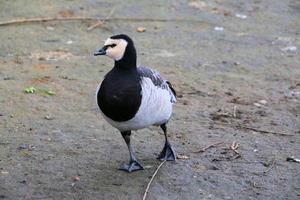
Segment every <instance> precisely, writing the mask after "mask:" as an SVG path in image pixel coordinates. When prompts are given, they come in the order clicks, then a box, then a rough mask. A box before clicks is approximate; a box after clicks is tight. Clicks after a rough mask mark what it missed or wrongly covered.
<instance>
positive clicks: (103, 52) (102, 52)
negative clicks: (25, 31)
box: [94, 46, 107, 56]
mask: <svg viewBox="0 0 300 200" xmlns="http://www.w3.org/2000/svg"><path fill="white" fill-rule="evenodd" d="M106 49H107V47H106V46H104V47H102V49H100V50H99V51H97V52H95V53H94V56H101V55H105V54H106Z"/></svg>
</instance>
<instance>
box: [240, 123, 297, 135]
mask: <svg viewBox="0 0 300 200" xmlns="http://www.w3.org/2000/svg"><path fill="white" fill-rule="evenodd" d="M237 127H240V128H243V129H248V130H252V131H256V132H259V133H269V134H273V135H282V136H294V135H293V134H288V133H280V132H274V131H267V130H261V129H257V128H254V127H249V126H243V125H238V126H237Z"/></svg>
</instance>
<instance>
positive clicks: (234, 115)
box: [233, 105, 237, 118]
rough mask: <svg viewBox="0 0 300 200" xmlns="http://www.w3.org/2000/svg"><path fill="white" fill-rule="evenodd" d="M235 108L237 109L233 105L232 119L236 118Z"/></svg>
mask: <svg viewBox="0 0 300 200" xmlns="http://www.w3.org/2000/svg"><path fill="white" fill-rule="evenodd" d="M236 108H237V106H236V105H235V106H234V107H233V117H234V118H236Z"/></svg>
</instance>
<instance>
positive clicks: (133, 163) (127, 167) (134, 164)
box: [119, 131, 144, 173]
mask: <svg viewBox="0 0 300 200" xmlns="http://www.w3.org/2000/svg"><path fill="white" fill-rule="evenodd" d="M121 134H122V137H123V138H124V140H125V142H126V144H127V147H128V150H129V155H130V161H129V163H128V164H126V163H124V164H122V165H121V166H120V168H119V170H123V171H126V172H128V173H130V172H133V171H138V170H143V169H144V168H143V167H142V166H141V165H140V163H138V161H137V159H136V157H135V155H134V152H133V149H132V147H131V144H130V135H131V131H124V132H121Z"/></svg>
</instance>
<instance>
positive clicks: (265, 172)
mask: <svg viewBox="0 0 300 200" xmlns="http://www.w3.org/2000/svg"><path fill="white" fill-rule="evenodd" d="M275 163H276V161H275V159H274V160H273V161H272V164H271V166H270V167H269V168H268V169H267V170H266V171H264V174H267V173H268V172H269V171H270V170H271V169H273V167H274V165H275Z"/></svg>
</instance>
